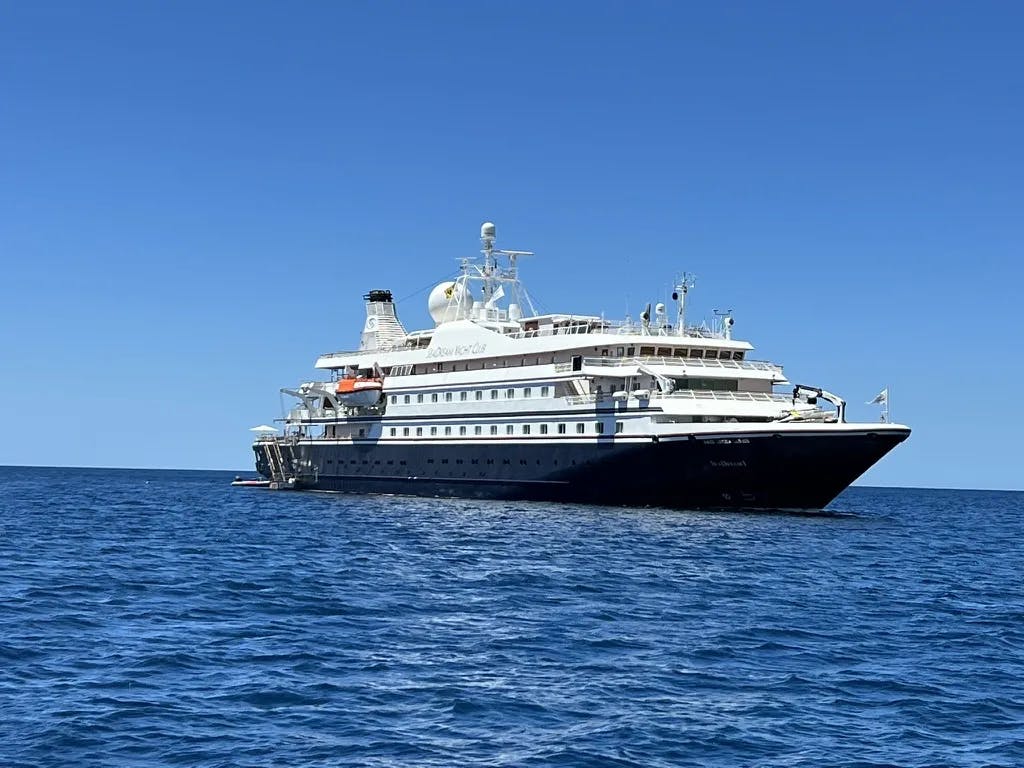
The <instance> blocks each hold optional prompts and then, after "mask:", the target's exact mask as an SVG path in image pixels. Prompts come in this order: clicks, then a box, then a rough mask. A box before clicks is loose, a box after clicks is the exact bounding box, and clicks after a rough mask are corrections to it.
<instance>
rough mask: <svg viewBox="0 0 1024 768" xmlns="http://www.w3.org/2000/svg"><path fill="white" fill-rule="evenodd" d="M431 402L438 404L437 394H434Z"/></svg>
mask: <svg viewBox="0 0 1024 768" xmlns="http://www.w3.org/2000/svg"><path fill="white" fill-rule="evenodd" d="M430 402H432V403H436V402H437V392H434V393H433V394H432V395H431V396H430Z"/></svg>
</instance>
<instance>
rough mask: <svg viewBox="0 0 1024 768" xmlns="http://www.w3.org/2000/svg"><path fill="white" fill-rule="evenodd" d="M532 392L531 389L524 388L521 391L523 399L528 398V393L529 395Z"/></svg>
mask: <svg viewBox="0 0 1024 768" xmlns="http://www.w3.org/2000/svg"><path fill="white" fill-rule="evenodd" d="M532 391H533V390H532V389H530V388H529V387H525V388H524V389H523V397H529V396H530V393H531V392H532Z"/></svg>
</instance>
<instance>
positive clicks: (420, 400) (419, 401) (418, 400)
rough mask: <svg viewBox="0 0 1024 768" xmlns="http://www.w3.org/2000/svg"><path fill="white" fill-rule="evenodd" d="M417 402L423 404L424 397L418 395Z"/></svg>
mask: <svg viewBox="0 0 1024 768" xmlns="http://www.w3.org/2000/svg"><path fill="white" fill-rule="evenodd" d="M416 402H417V403H422V402H423V395H416Z"/></svg>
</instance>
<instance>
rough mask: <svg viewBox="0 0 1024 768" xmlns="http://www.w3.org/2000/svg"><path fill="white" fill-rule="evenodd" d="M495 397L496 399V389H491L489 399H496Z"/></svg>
mask: <svg viewBox="0 0 1024 768" xmlns="http://www.w3.org/2000/svg"><path fill="white" fill-rule="evenodd" d="M497 399H498V390H496V389H492V390H491V400H497Z"/></svg>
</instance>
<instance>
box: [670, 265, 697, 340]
mask: <svg viewBox="0 0 1024 768" xmlns="http://www.w3.org/2000/svg"><path fill="white" fill-rule="evenodd" d="M696 284H697V276H696V275H692V274H690V273H689V272H683V274H682V277H680V278H679V280H678V282H677V283H676V285H675V286H674V290H673V291H672V300H673V301H674V302H675V303H676V333H677V334H679V335H680V336H685V335H686V294H687V293H689V291H690V289H691V288H693V286H694V285H696Z"/></svg>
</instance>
